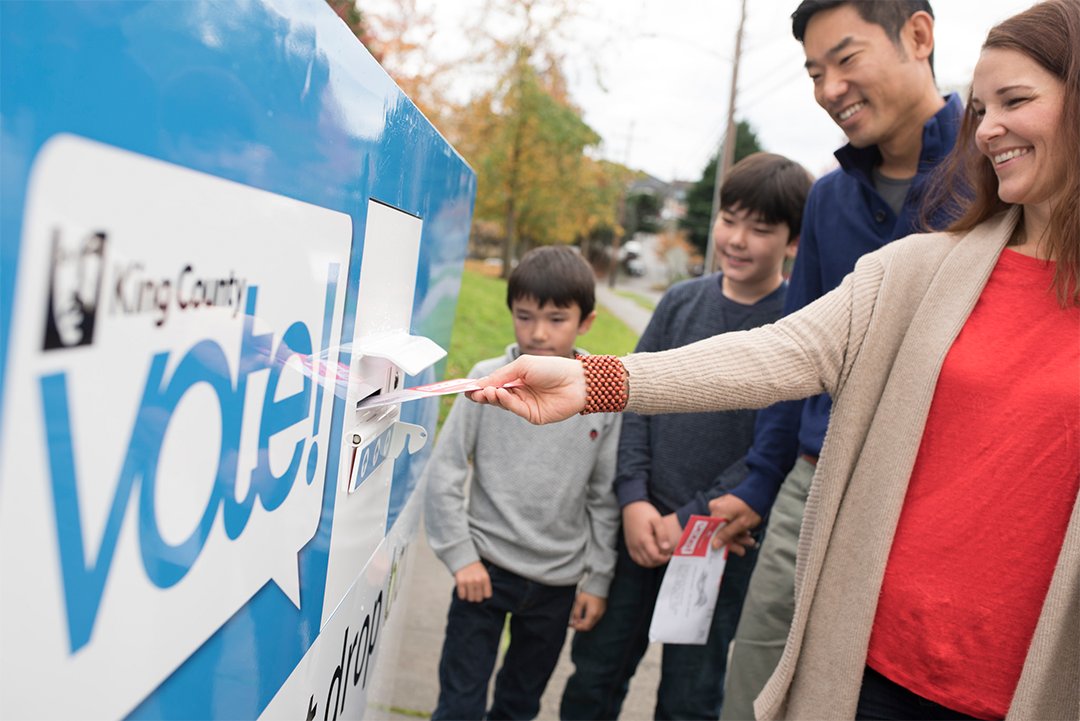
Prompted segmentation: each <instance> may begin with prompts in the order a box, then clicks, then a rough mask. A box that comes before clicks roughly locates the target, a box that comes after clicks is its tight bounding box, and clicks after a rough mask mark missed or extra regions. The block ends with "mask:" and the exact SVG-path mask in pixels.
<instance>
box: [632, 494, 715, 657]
mask: <svg viewBox="0 0 1080 721" xmlns="http://www.w3.org/2000/svg"><path fill="white" fill-rule="evenodd" d="M726 523H727V521H726V520H725V519H723V518H712V517H710V516H690V520H689V521H688V522H687V524H686V528H685V529H683V534H682V537H681V538H680V539H679V544H678V546H676V547H675V552H674V553H673V554H672V556H671V560H670V561H669V562H668V566H667V571H665V572H664V582H663V583H662V584H660V593H659V595H658V596H657V597H656V607H655V608H654V609H653V617H652V624H651V625H650V626H649V640H650V641H659V642H661V643H686V644H697V645H702V644H704V643H705V642H706V641H708V639H709V626H710V625H711V624H712V617H713V609H715V608H716V599H717V597H718V596H719V595H720V581H721V580H722V579H723V577H724V566H725V565H727V546H725V547H723V548H721V549H719V550H716V549H714V548H712V546H711V545H710V543H709V541H710V540H711V539H712V537H713V534H714V533H716V530H717V529H718V528H720V527H721V526H723V525H724V524H726Z"/></svg>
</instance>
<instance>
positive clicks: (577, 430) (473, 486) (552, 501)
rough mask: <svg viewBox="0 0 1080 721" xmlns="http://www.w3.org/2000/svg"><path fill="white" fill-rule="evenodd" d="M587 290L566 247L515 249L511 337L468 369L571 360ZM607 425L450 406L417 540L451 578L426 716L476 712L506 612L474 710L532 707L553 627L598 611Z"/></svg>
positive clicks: (614, 419) (609, 567) (604, 561)
mask: <svg viewBox="0 0 1080 721" xmlns="http://www.w3.org/2000/svg"><path fill="white" fill-rule="evenodd" d="M594 291H595V280H594V279H593V275H592V271H591V269H590V268H589V266H588V265H587V264H586V263H585V261H584V260H582V259H581V257H580V256H578V255H577V254H576V253H575V252H574V251H573V250H571V249H570V248H566V247H544V248H538V249H536V250H533V251H531V252H529V253H528V254H526V255H525V257H524V258H522V260H521V262H520V263H519V264H518V267H517V268H516V269H515V270H514V272H513V273H512V274H511V276H510V281H509V285H508V288H507V305H508V306H509V307H510V312H511V314H512V315H513V318H514V335H515V337H516V339H517V343H516V344H514V345H511V346H510V347H509V348H508V349H507V353H506V355H505V356H502V357H499V358H492V359H490V360H487V361H482V362H480V363H478V364H477V365H476V366H475V367H474V368H473V369H472V371H470V373H469V376H470V377H473V378H479V377H482V376H485V375H487V374H488V373H489V372H491V371H492V370H494V369H496V368H498V367H499V366H502V365H504V364H505V363H507V362H509V361H511V360H513V359H514V358H516V357H517V356H518V355H520V354H531V355H561V356H568V357H573V355H574V354H575V352H578V351H576V349H575V347H574V342H575V340H576V339H577V336H579V335H581V334H583V333H585V332H586V331H588V330H589V327H590V326H591V325H592V322H593V319H594V318H595V317H596V312H595V311H594V310H593V308H594V305H595V301H594ZM618 436H619V417H618V416H615V415H608V414H594V415H588V416H576V417H574V418H570V419H568V420H566V421H563V422H562V423H557V424H554V425H549V426H539V427H538V426H533V425H531V424H530V423H528V422H527V421H525V420H523V419H521V418H517V417H515V416H511V415H510V414H507V413H503V412H502V411H500V410H499V409H494V408H489V407H486V406H481V405H477V404H475V403H470V402H468V401H467V400H460V399H459V401H458V402H456V403H454V407H453V408H452V409H451V411H450V415H449V417H448V418H447V420H446V423H445V425H444V426H443V429H442V432H441V434H440V435H439V438H438V442H437V443H436V445H435V449H434V452H433V453H432V457H431V459H430V461H429V462H428V465H427V468H426V470H425V476H426V479H427V494H426V496H425V505H424V518H425V527H426V530H427V535H428V540H429V541H430V543H431V547H432V549H433V550H434V551H435V554H436V555H437V556H438V557H439V558H440V559H441V560H442V561H443V563H445V564H446V566H447V568H449V569H450V571H451V573H453V574H454V583H455V589H454V593H453V597H452V599H451V605H450V612H449V615H448V618H447V624H446V640H445V642H444V644H443V651H442V657H441V659H440V662H439V702H438V705H437V706H436V708H435V712H434V714H433V715H432V718H433V719H479V718H483V717H485V713H484V711H485V706H486V701H487V689H488V682H489V680H490V677H491V672H492V670H493V668H494V665H495V658H496V655H497V652H498V646H499V639H500V638H501V636H502V631H503V626H504V623H505V619H506V615H507V614H510V638H511V641H510V648H509V649H508V650H507V652H506V656H505V658H504V660H503V665H502V668H501V669H500V671H499V674H498V677H497V678H496V680H495V695H494V701H493V703H492V706H491V709H490V710H489V711H488V712H487V715H486V717H487V718H490V719H530V718H534V717H535V716H536V714H537V712H538V711H539V709H540V696H541V695H542V694H543V691H544V688H545V687H546V686H547V682H548V679H549V678H550V677H551V673H552V671H553V670H554V668H555V664H556V662H557V661H558V657H559V652H560V650H561V649H562V645H563V642H564V640H565V638H566V628H567V626H568V625H569V626H571V627H573V628H574V629H575V630H576V631H588V630H589V629H591V628H592V627H593V626H594V625H595V624H596V622H597V621H598V620H599V619H600V617H601V616H602V615H603V613H604V609H605V607H606V600H605V599H606V596H607V590H608V585H609V584H610V582H611V577H612V574H613V573H614V569H615V538H616V534H617V531H618V527H619V508H618V504H617V502H616V500H615V494H614V491H613V489H612V479H613V477H614V473H615V456H616V449H617V447H618ZM470 477H471V478H470ZM467 481H468V482H469V483H468V485H469V492H468V494H467V495H466V491H465V487H466V483H467ZM582 579H584V581H582ZM579 583H580V589H579V588H578V585H579Z"/></svg>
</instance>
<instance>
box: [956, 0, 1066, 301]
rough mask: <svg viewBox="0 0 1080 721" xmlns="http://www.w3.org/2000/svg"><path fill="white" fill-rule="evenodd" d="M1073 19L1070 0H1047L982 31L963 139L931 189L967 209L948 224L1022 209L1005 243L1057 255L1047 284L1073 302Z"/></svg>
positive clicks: (962, 226)
mask: <svg viewBox="0 0 1080 721" xmlns="http://www.w3.org/2000/svg"><path fill="white" fill-rule="evenodd" d="M1078 15H1080V10H1077V3H1076V1H1075V0H1058V1H1057V2H1046V3H1041V4H1039V5H1036V6H1035V7H1033V8H1032V9H1031V10H1029V11H1027V12H1025V13H1021V14H1020V15H1017V16H1015V17H1013V18H1010V19H1009V20H1007V21H1005V22H1003V23H1002V24H1001V25H998V26H997V27H995V28H994V29H993V30H991V31H990V34H989V35H988V37H987V39H986V44H985V45H984V46H983V52H982V55H981V56H980V59H979V63H978V65H977V66H976V69H975V79H974V82H973V83H972V92H971V97H970V99H969V102H968V110H967V113H966V114H965V116H964V122H963V127H962V130H961V137H962V138H963V139H964V141H963V142H961V143H959V144H958V150H957V152H956V153H955V154H954V156H953V158H952V160H951V162H950V164H949V165H948V166H947V168H946V171H945V172H944V173H943V175H942V176H941V178H940V182H939V184H938V190H937V193H936V195H937V197H938V201H937V204H938V205H940V204H943V203H955V204H957V205H958V206H959V207H962V208H964V209H965V210H966V212H965V213H964V214H963V215H962V216H961V217H960V220H959V221H957V223H956V224H955V225H954V226H953V228H954V229H955V230H968V229H971V228H974V227H975V226H977V225H978V224H979V223H982V222H984V221H985V220H987V219H988V218H990V217H991V216H992V215H994V214H995V213H1000V212H1001V211H1003V210H1005V209H1007V208H1009V207H1010V205H1012V204H1021V205H1023V208H1024V213H1023V219H1024V222H1023V223H1022V224H1021V225H1020V226H1018V232H1017V235H1016V237H1015V238H1013V240H1012V244H1013V245H1015V246H1016V247H1017V249H1018V250H1019V251H1020V252H1022V253H1025V254H1027V255H1035V256H1036V257H1040V258H1044V259H1051V260H1054V261H1056V269H1055V271H1054V287H1055V289H1056V291H1057V295H1058V298H1059V300H1060V301H1061V302H1062V303H1063V304H1064V303H1074V304H1075V303H1077V302H1080V206H1078V205H1077V203H1076V198H1078V197H1080V59H1078V58H1077V47H1078V46H1080V18H1078ZM965 178H966V179H967V184H964V182H963V180H964V179H965ZM966 188H974V191H975V198H974V200H973V202H970V203H969V202H967V200H966V199H965V198H964V197H963V194H964V193H965V192H967V191H966V190H965V189H966Z"/></svg>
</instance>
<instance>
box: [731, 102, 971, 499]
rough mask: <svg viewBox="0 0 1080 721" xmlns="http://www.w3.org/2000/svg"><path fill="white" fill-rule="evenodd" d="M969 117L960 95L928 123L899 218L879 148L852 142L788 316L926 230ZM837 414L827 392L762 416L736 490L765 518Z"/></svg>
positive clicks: (819, 189)
mask: <svg viewBox="0 0 1080 721" xmlns="http://www.w3.org/2000/svg"><path fill="white" fill-rule="evenodd" d="M963 112H964V108H963V103H961V101H960V98H959V96H957V95H956V94H955V93H953V94H950V95H949V96H948V98H946V102H945V105H944V106H943V107H942V108H941V110H939V111H938V112H937V114H935V115H934V117H932V118H930V119H929V120H928V121H926V124H925V125H924V126H923V134H922V150H921V152H920V154H919V167H918V171H917V173H916V175H915V177H914V179H913V180H912V183H911V188H910V189H909V190H908V194H907V198H906V199H905V201H904V205H903V207H902V208H901V209H900V213H899V214H897V213H895V212H893V210H892V208H890V207H889V204H888V203H887V202H886V201H885V199H884V198H883V197H881V195H880V194H879V193H878V192H877V191H876V190H875V189H874V184H873V179H872V172H873V169H874V167H875V166H877V165H879V164H880V163H881V152H880V151H879V150H878V148H877V146H876V145H875V146H870V147H868V148H855V147H853V146H851V145H850V144H848V145H845V146H844V147H842V148H840V149H839V150H837V151H836V153H835V155H836V159H837V161H839V163H840V167H839V168H837V169H836V170H833V171H832V172H830V173H828V174H827V175H825V176H823V177H822V178H821V179H819V180H818V181H817V182H816V183H814V187H813V188H811V190H810V195H809V197H808V198H807V200H806V211H805V212H804V213H803V223H802V231H801V233H800V238H799V254H798V256H797V257H796V259H795V267H794V269H793V271H792V275H791V282H790V284H789V286H788V292H787V299H786V301H785V303H784V314H785V315H787V314H789V313H793V312H794V311H796V310H798V309H800V308H802V307H803V306H805V305H808V304H809V303H811V302H813V301H814V300H817V299H818V298H820V297H821V296H823V295H825V294H826V293H828V292H829V291H830V290H832V289H833V288H835V287H837V286H838V285H840V281H842V280H843V279H844V277H845V276H846V275H847V274H848V273H850V272H851V271H852V270H853V269H854V268H855V262H856V261H857V260H858V259H859V258H860V257H862V256H863V255H865V254H866V253H869V252H871V251H874V250H877V249H878V248H881V247H882V246H884V245H885V244H886V243H889V242H891V241H893V240H896V239H897V238H903V237H904V236H906V235H911V234H912V233H917V232H920V231H923V230H925V229H926V224H924V222H923V220H922V218H921V217H920V212H921V207H922V201H923V197H924V194H925V192H926V190H927V179H928V176H929V174H930V172H931V171H932V170H933V169H934V168H935V167H936V166H937V165H938V164H939V163H940V162H941V161H942V160H944V159H945V156H946V155H948V153H949V151H950V150H952V147H953V144H954V143H955V142H956V136H957V133H958V131H959V129H960V121H961V119H962V116H963ZM940 215H941V214H939V216H940ZM948 220H949V218H947V217H931V218H930V219H929V221H930V222H929V226H930V227H932V228H939V227H944V225H947V224H948ZM831 408H832V401H831V400H830V399H829V396H828V395H827V394H822V395H819V396H814V397H813V398H808V399H806V400H805V401H789V402H786V403H777V404H776V405H774V406H771V407H769V408H766V409H765V410H762V411H760V412H758V416H757V422H756V425H755V428H754V445H753V447H752V448H751V449H750V452H749V453H748V454H747V457H746V466H747V467H748V473H747V475H746V478H745V479H744V480H743V481H742V482H741V483H739V485H737V486H736V487H735V488H734V489H733V490H732V491H731V492H732V493H734V494H735V495H736V496H738V497H739V498H741V499H742V500H743V501H745V502H746V503H747V504H749V505H750V507H751V508H753V509H754V510H755V511H757V512H758V513H759V514H761V515H762V516H764V515H766V514H767V513H768V511H769V509H770V508H772V504H773V501H774V500H776V494H777V492H778V491H779V490H780V484H781V483H783V481H784V478H785V477H786V476H787V474H788V472H789V471H790V470H791V468H792V466H794V465H795V459H796V458H797V457H798V455H800V454H807V455H811V456H817V455H818V454H819V453H820V452H821V446H822V443H823V442H824V440H825V429H826V427H827V426H828V424H829V411H830V410H831Z"/></svg>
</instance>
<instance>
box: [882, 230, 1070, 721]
mask: <svg viewBox="0 0 1080 721" xmlns="http://www.w3.org/2000/svg"><path fill="white" fill-rule="evenodd" d="M1053 273H1054V265H1053V264H1052V263H1047V262H1045V261H1040V260H1037V259H1035V258H1030V257H1028V256H1025V255H1021V254H1020V253H1017V252H1015V251H1012V250H1006V251H1005V252H1004V253H1003V254H1002V256H1001V259H1000V260H999V261H998V264H997V266H996V267H995V268H994V271H993V272H992V273H991V275H990V279H989V281H988V282H987V285H986V288H985V289H984V290H983V292H982V295H981V296H980V297H979V300H978V302H977V303H976V305H975V309H974V310H973V311H972V313H971V316H970V317H969V318H968V320H967V322H966V323H965V324H964V327H963V329H962V330H961V331H960V334H959V336H957V338H956V341H955V342H954V343H953V345H952V348H951V349H950V350H949V352H948V355H947V356H946V357H945V362H944V364H943V365H942V368H941V375H940V377H939V378H938V382H937V387H936V389H935V391H934V399H933V402H932V403H931V406H930V412H929V415H928V416H927V419H926V427H925V429H924V431H923V436H922V443H921V445H920V447H919V455H918V457H917V458H916V461H915V467H914V469H913V471H912V474H911V482H910V485H909V487H908V491H907V496H906V497H905V499H904V507H903V510H902V511H901V514H900V520H899V524H898V525H897V528H896V536H895V538H894V540H893V545H892V550H891V551H890V553H889V562H888V565H887V566H886V569H885V578H884V582H883V583H882V586H881V596H880V600H879V602H878V608H877V616H876V617H875V619H874V629H873V633H872V635H871V637H870V649H869V655H868V657H867V664H868V665H869V666H870V667H871V668H873V669H874V670H876V671H877V672H878V673H880V674H882V675H883V676H885V677H886V678H889V679H891V680H892V681H895V682H896V683H898V684H900V685H901V686H903V687H905V688H907V689H908V690H910V691H913V692H914V693H916V694H918V695H920V696H922V697H924V698H927V699H930V700H931V701H935V702H937V703H939V704H942V705H943V706H946V707H948V708H950V709H953V710H955V711H960V712H962V713H965V714H969V715H971V716H975V717H977V718H982V719H991V718H1003V717H1004V716H1005V714H1006V712H1007V711H1008V709H1009V704H1010V702H1011V701H1012V697H1013V693H1014V691H1015V690H1016V684H1017V682H1018V681H1019V679H1020V671H1021V669H1022V668H1023V664H1024V659H1025V657H1026V655H1027V649H1028V646H1029V645H1030V643H1031V638H1032V636H1033V635H1034V633H1035V624H1036V622H1037V621H1038V618H1039V613H1040V611H1041V609H1042V605H1043V601H1044V600H1045V598H1046V591H1047V589H1048V588H1049V586H1050V579H1051V576H1052V575H1053V572H1054V565H1055V563H1056V562H1057V558H1058V555H1059V554H1060V552H1061V544H1062V541H1063V540H1064V538H1065V529H1066V527H1067V526H1068V523H1069V516H1070V514H1071V512H1072V508H1073V504H1074V503H1075V502H1076V500H1077V491H1078V490H1080V309H1078V308H1076V307H1069V308H1067V309H1064V310H1063V309H1062V308H1061V307H1060V306H1059V305H1058V302H1057V298H1056V296H1055V294H1054V293H1053V291H1051V290H1049V288H1050V283H1051V280H1052V278H1053Z"/></svg>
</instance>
